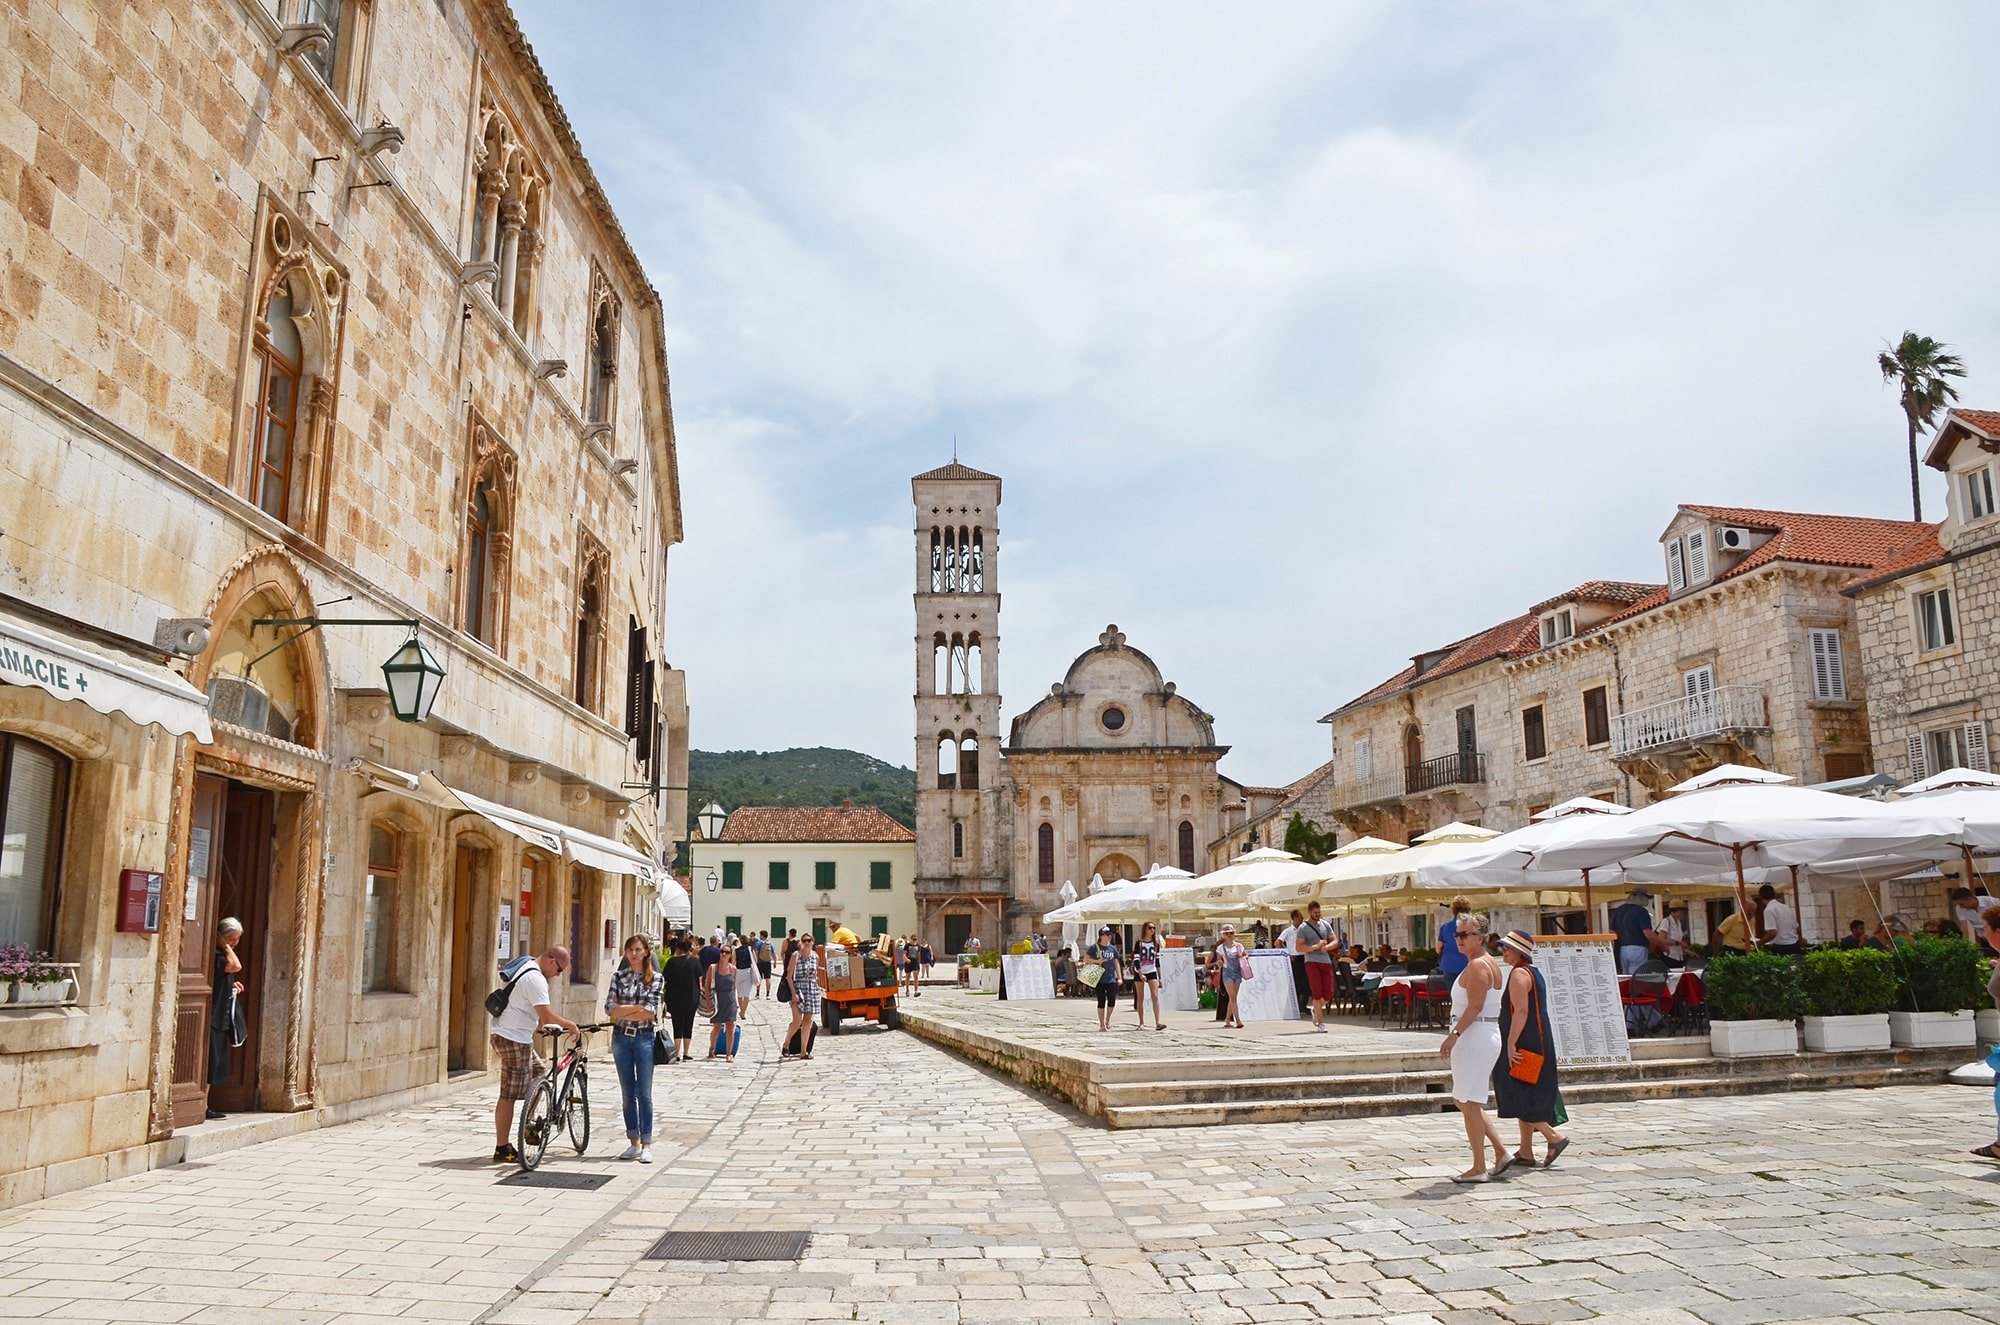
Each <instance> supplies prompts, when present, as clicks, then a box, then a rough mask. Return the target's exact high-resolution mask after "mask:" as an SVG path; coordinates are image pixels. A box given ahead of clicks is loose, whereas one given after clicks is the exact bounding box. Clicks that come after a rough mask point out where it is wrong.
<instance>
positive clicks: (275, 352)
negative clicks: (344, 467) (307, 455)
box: [250, 280, 305, 523]
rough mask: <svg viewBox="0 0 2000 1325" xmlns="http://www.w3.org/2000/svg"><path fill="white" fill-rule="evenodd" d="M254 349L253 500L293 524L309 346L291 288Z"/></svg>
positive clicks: (269, 313) (284, 288)
mask: <svg viewBox="0 0 2000 1325" xmlns="http://www.w3.org/2000/svg"><path fill="white" fill-rule="evenodd" d="M256 344H257V414H256V425H255V427H254V428H253V429H252V432H251V438H250V440H251V446H252V448H253V450H252V455H251V461H250V499H251V500H252V501H254V502H256V503H257V505H258V506H259V507H260V508H261V509H262V510H263V512H264V514H266V515H268V516H270V517H271V518H273V519H275V520H283V521H285V522H286V523H290V522H291V518H292V506H293V495H294V494H293V488H294V485H295V480H296V474H295V473H294V469H295V463H294V462H295V460H296V458H297V456H298V451H299V447H298V425H299V414H300V410H299V388H300V385H301V383H302V381H303V379H304V375H305V372H304V364H305V346H304V343H303V342H302V341H301V340H300V338H299V325H298V323H296V322H294V321H293V320H292V292H291V288H290V287H289V286H288V285H287V284H286V283H285V282H284V281H283V280H280V281H279V282H278V287H277V289H276V290H275V291H273V292H272V294H271V302H270V303H269V304H268V305H266V306H265V309H264V325H263V326H262V327H260V328H259V329H258V332H257V342H256Z"/></svg>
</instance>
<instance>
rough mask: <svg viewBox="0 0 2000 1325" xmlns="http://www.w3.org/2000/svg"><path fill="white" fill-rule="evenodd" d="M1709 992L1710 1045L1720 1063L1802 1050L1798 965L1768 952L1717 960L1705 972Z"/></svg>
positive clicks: (1803, 1000)
mask: <svg viewBox="0 0 2000 1325" xmlns="http://www.w3.org/2000/svg"><path fill="white" fill-rule="evenodd" d="M1702 984H1703V985H1704V986H1705V987H1706V989H1707V993H1708V1012H1709V1022H1708V1044H1709V1050H1710V1052H1712V1053H1713V1054H1714V1055H1715V1056H1716V1057H1717V1058H1757V1057H1764V1056H1768V1055H1773V1054H1795V1053H1797V1052H1798V1051H1799V1028H1798V1025H1797V1023H1798V1019H1799V1018H1800V1017H1801V1016H1803V1015H1805V1011H1806V994H1805V990H1804V988H1803V987H1802V986H1801V985H1800V983H1799V964H1798V963H1797V962H1795V961H1793V960H1792V959H1791V958H1790V957H1782V956H1779V955H1778V954H1776V953H1770V952H1752V953H1746V954H1743V955H1740V956H1739V955H1734V954H1732V955H1730V956H1726V957H1717V958H1716V959H1715V960H1714V961H1712V962H1710V963H1709V964H1708V969H1707V970H1706V971H1704V972H1703V973H1702Z"/></svg>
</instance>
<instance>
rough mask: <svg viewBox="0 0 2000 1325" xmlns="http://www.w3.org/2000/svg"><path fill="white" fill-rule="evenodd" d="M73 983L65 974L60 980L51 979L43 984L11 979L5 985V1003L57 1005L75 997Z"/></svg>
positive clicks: (26, 1005)
mask: <svg viewBox="0 0 2000 1325" xmlns="http://www.w3.org/2000/svg"><path fill="white" fill-rule="evenodd" d="M75 989H76V987H75V985H73V984H72V983H71V982H70V980H69V978H68V977H67V976H65V977H64V978H63V979H61V980H51V981H48V982H46V983H44V984H39V985H31V984H28V983H27V982H25V981H22V980H13V981H10V982H8V985H7V1005H8V1006H9V1007H59V1006H61V1005H62V1004H64V1003H68V1002H71V1001H72V1000H73V999H75V997H76V993H75Z"/></svg>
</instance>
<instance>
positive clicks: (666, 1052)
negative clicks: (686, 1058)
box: [653, 1030, 674, 1064]
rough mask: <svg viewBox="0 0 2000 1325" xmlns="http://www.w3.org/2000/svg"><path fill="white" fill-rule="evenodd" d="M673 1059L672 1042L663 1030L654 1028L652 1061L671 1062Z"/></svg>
mask: <svg viewBox="0 0 2000 1325" xmlns="http://www.w3.org/2000/svg"><path fill="white" fill-rule="evenodd" d="M673 1061H674V1042H673V1041H672V1040H670V1039H668V1038H667V1033H666V1032H665V1031H663V1030H655V1031H654V1032H653V1062H654V1063H656V1064H658V1063H671V1062H673Z"/></svg>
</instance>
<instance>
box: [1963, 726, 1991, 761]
mask: <svg viewBox="0 0 2000 1325" xmlns="http://www.w3.org/2000/svg"><path fill="white" fill-rule="evenodd" d="M1990 762H1991V761H1990V760H1989V759H1988V758H1987V754H1986V724H1985V723H1983V722H1968V723H1966V724H1965V766H1966V767H1967V768H1969V769H1971V770H1972V771H1973V772H1975V773H1989V772H1991V771H1992V769H1991V768H1990V767H1988V765H1989V763H1990Z"/></svg>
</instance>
